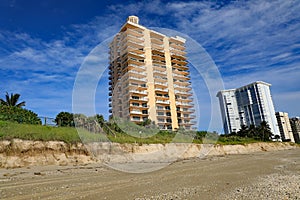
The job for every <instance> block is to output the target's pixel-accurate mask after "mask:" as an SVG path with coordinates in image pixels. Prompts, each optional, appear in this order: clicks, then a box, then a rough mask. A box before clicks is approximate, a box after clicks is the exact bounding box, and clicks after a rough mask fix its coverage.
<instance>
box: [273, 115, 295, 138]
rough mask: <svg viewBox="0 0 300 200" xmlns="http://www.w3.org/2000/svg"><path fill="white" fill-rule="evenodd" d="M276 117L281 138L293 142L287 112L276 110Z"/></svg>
mask: <svg viewBox="0 0 300 200" xmlns="http://www.w3.org/2000/svg"><path fill="white" fill-rule="evenodd" d="M276 118H277V123H278V128H279V131H280V135H281V138H282V140H283V141H291V142H295V140H294V136H293V131H292V128H291V124H290V119H289V114H288V113H286V112H276Z"/></svg>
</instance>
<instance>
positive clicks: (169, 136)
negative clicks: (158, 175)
mask: <svg viewBox="0 0 300 200" xmlns="http://www.w3.org/2000/svg"><path fill="white" fill-rule="evenodd" d="M175 135H176V134H175V133H168V132H162V133H158V134H155V135H154V136H152V137H149V138H139V137H133V136H130V135H127V134H121V133H116V137H115V136H113V135H105V134H91V133H89V132H87V131H85V130H80V129H76V128H71V127H49V126H42V125H29V124H18V123H14V122H8V121H0V140H10V139H13V138H19V139H24V140H41V141H64V142H66V143H78V142H82V141H83V142H99V141H107V142H109V141H110V142H117V143H138V144H157V143H161V144H165V143H170V142H179V143H190V142H192V140H191V138H190V137H185V136H184V135H180V136H178V135H177V136H176V138H175V139H174V137H175ZM79 136H80V137H79ZM214 137H215V136H214ZM214 137H212V138H210V136H207V137H206V138H205V139H204V141H203V143H217V144H222V145H227V144H248V143H254V142H260V141H258V140H254V139H253V138H241V137H230V138H226V137H220V138H214ZM216 140H218V141H217V142H216ZM193 143H198V144H199V143H202V140H194V141H193Z"/></svg>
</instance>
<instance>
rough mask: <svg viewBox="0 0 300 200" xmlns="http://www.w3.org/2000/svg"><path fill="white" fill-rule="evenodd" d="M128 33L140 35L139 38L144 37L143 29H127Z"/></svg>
mask: <svg viewBox="0 0 300 200" xmlns="http://www.w3.org/2000/svg"><path fill="white" fill-rule="evenodd" d="M126 33H127V34H131V35H133V36H135V37H138V38H142V37H143V31H142V30H138V29H136V30H135V29H134V28H133V29H127V30H126Z"/></svg>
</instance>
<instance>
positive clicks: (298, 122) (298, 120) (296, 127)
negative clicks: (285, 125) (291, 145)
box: [290, 117, 300, 143]
mask: <svg viewBox="0 0 300 200" xmlns="http://www.w3.org/2000/svg"><path fill="white" fill-rule="evenodd" d="M290 124H291V127H292V131H293V136H294V139H295V142H297V143H300V117H293V118H291V119H290Z"/></svg>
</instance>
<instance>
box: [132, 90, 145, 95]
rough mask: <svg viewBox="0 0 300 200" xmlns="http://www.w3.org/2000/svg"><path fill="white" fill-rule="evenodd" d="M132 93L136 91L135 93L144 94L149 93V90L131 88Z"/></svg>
mask: <svg viewBox="0 0 300 200" xmlns="http://www.w3.org/2000/svg"><path fill="white" fill-rule="evenodd" d="M129 92H130V93H135V94H143V95H147V94H148V93H147V91H146V90H129Z"/></svg>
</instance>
